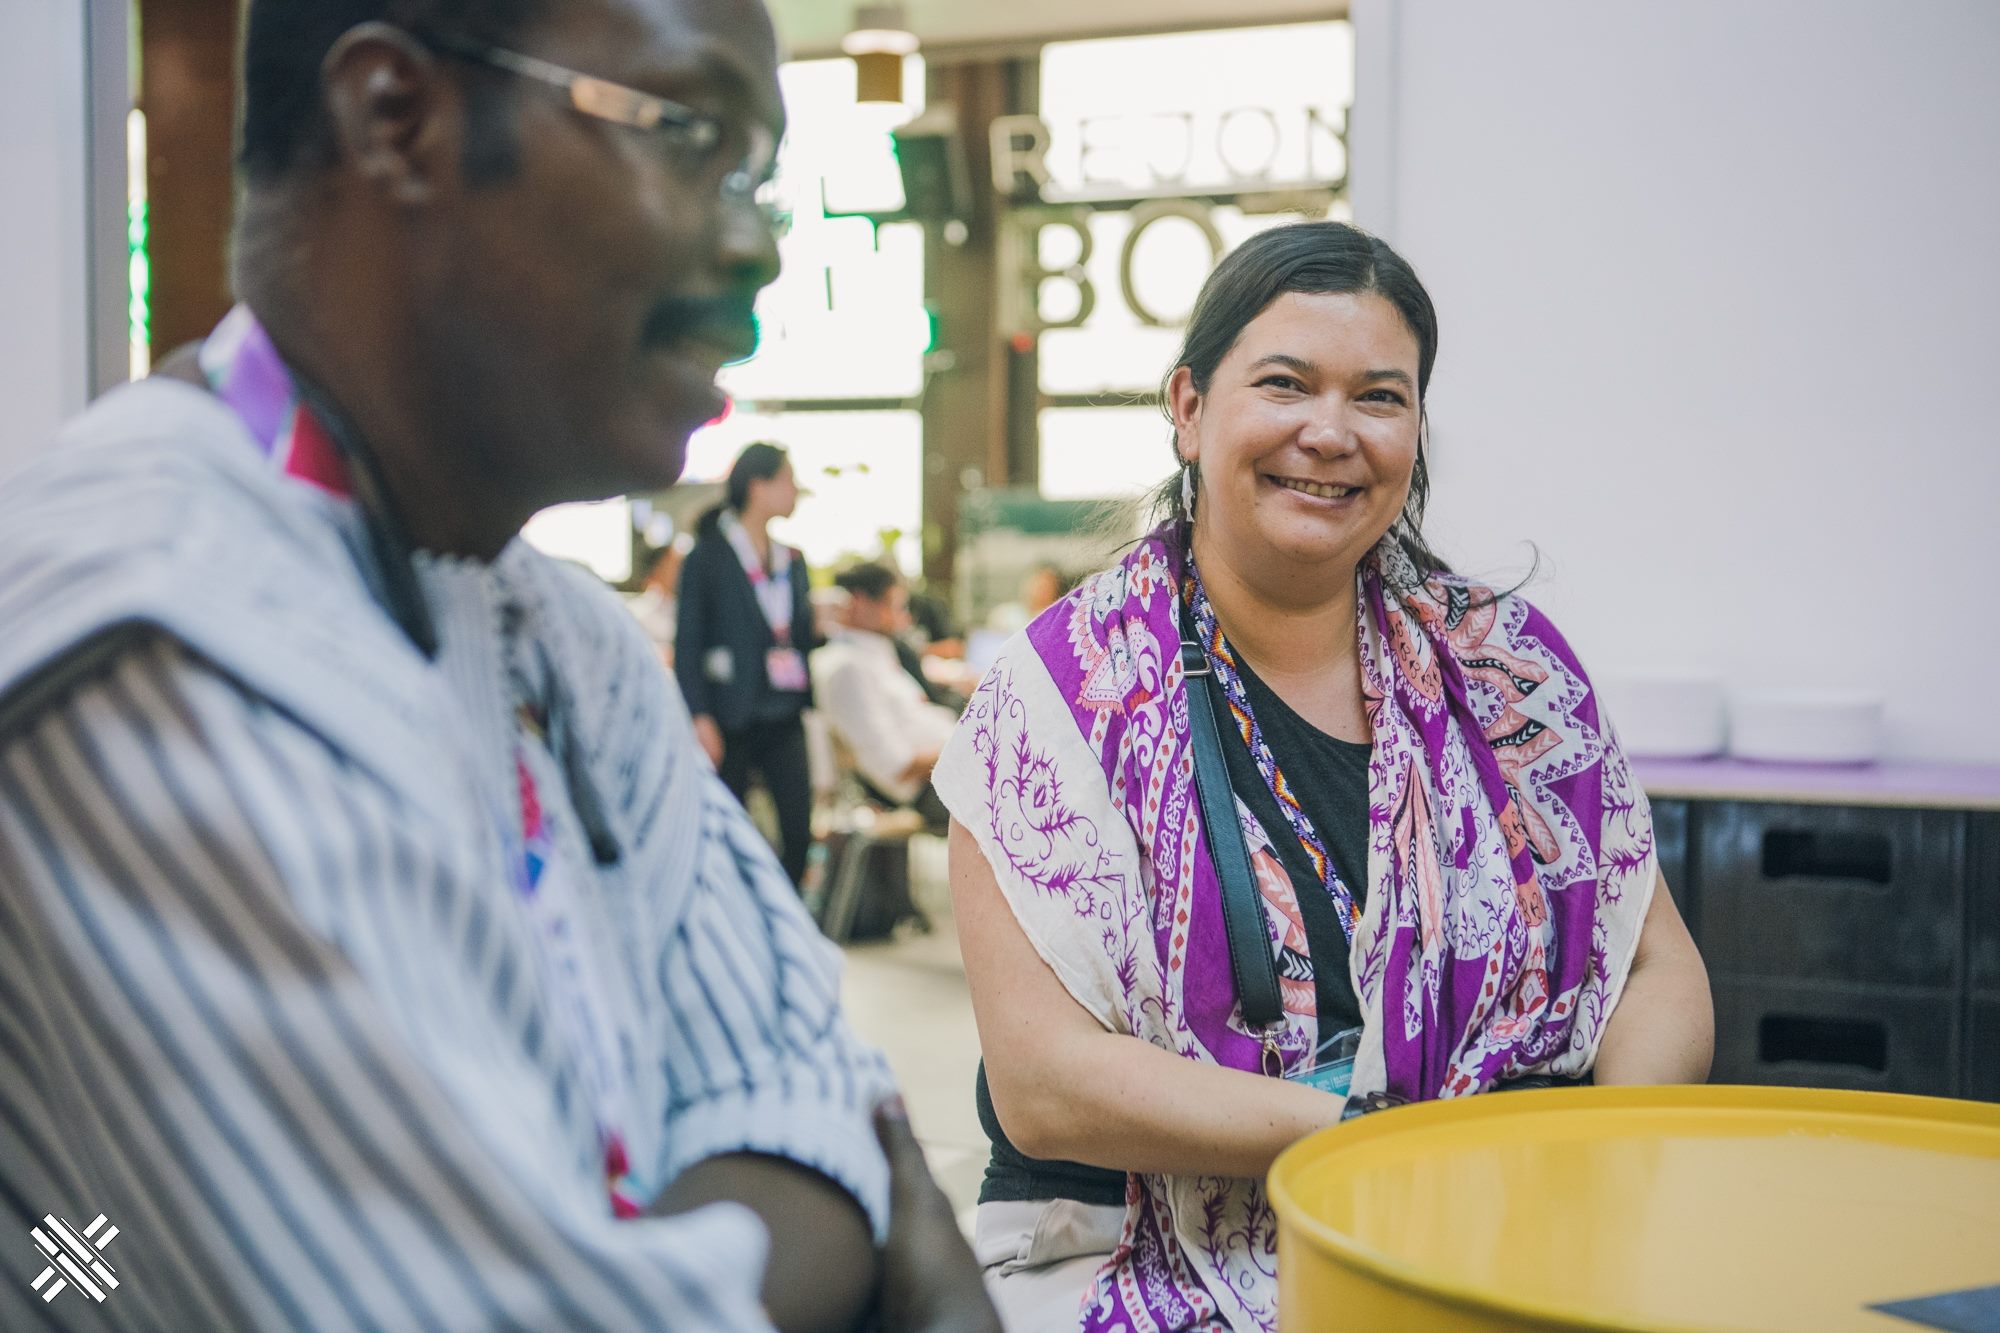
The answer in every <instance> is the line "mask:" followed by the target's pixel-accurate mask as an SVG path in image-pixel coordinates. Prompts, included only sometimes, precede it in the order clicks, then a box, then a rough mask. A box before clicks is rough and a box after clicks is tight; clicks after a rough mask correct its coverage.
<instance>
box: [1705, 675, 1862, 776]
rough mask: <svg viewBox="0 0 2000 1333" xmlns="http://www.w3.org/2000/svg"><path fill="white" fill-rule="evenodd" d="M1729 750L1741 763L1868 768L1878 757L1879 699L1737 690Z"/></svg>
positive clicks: (1855, 693)
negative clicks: (1853, 765) (1744, 760)
mask: <svg viewBox="0 0 2000 1333" xmlns="http://www.w3.org/2000/svg"><path fill="white" fill-rule="evenodd" d="M1729 738H1730V739H1729V749H1730V752H1731V753H1732V754H1734V755H1736V756H1737V757H1738V758H1740V759H1761V760H1764V761H1765V762H1767V763H1788V764H1872V763H1874V762H1875V761H1876V760H1877V759H1879V758H1881V757H1882V696H1881V695H1879V694H1870V693H1867V692H1866V691H1863V690H1808V689H1773V690H1738V691H1735V692H1734V693H1732V694H1731V695H1730V698H1729Z"/></svg>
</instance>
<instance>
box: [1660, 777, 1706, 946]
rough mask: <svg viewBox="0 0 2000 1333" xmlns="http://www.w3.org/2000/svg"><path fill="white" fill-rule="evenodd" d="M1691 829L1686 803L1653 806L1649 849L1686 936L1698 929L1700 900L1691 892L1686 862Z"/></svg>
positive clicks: (1690, 813)
mask: <svg viewBox="0 0 2000 1333" xmlns="http://www.w3.org/2000/svg"><path fill="white" fill-rule="evenodd" d="M1693 825H1694V810H1693V808H1692V807H1690V806H1689V805H1688V803H1687V802H1686V801H1654V802H1653V845H1654V847H1655V848H1657V849H1658V851H1659V855H1660V874H1661V875H1663V876H1665V877H1666V881H1667V890H1668V892H1670V893H1672V894H1673V896H1674V906H1676V907H1678V908H1680V909H1681V920H1683V921H1685V922H1686V923H1687V928H1688V930H1689V931H1690V932H1694V931H1696V930H1699V929H1700V925H1699V920H1700V917H1699V912H1700V900H1699V897H1698V896H1697V894H1696V892H1695V889H1696V885H1695V881H1694V869H1693V863H1692V862H1691V861H1690V860H1689V859H1688V848H1689V847H1690V845H1691V843H1690V834H1689V830H1690V829H1691V828H1692V827H1693Z"/></svg>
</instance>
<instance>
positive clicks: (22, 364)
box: [0, 0, 131, 479]
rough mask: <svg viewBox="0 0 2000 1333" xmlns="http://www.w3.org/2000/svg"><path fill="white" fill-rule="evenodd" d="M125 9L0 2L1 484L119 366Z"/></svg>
mask: <svg viewBox="0 0 2000 1333" xmlns="http://www.w3.org/2000/svg"><path fill="white" fill-rule="evenodd" d="M127 3H128V0H87V4H86V3H85V0H7V3H5V4H0V479H4V478H5V477H6V476H8V475H10V474H11V473H13V472H15V471H16V470H18V469H19V468H21V467H22V466H24V465H25V464H26V463H28V462H29V461H30V460H31V459H33V458H34V457H35V456H36V455H38V454H40V453H41V452H43V451H44V450H46V449H48V448H49V447H50V446H51V444H52V443H53V441H54V436H55V432H56V430H57V428H58V427H59V426H60V425H61V423H62V421H63V420H64V419H65V418H66V417H68V416H70V415H71V414H72V413H74V412H76V411H77V410H78V409H80V408H81V407H82V406H83V405H84V403H85V402H87V401H88V400H89V398H90V396H91V394H92V393H93V391H95V390H96V389H99V388H103V387H108V385H109V384H110V383H112V382H115V380H116V378H118V372H119V368H120V367H121V366H122V365H123V363H124V359H125V353H124V344H125V332H124V308H125V296H124V271H125V264H124V258H123V255H124V214H125V205H124V194H125V183H124V182H125V173H124V142H125V127H124V114H125V108H126V107H127V106H129V105H130V101H131V98H130V93H129V80H128V76H127V68H126V59H127V57H126V45H125V44H126V33H127V32H128V25H129V18H128V9H127ZM93 71H94V73H95V77H94V78H93ZM93 103H94V104H95V106H96V107H97V108H98V109H97V110H95V111H93Z"/></svg>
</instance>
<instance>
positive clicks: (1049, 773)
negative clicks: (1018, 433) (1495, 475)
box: [934, 222, 1712, 1331]
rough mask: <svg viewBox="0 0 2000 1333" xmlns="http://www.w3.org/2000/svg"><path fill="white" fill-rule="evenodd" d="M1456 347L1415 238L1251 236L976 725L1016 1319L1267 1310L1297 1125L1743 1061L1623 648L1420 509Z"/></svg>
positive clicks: (1173, 1326)
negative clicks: (1594, 661) (1632, 762)
mask: <svg viewBox="0 0 2000 1333" xmlns="http://www.w3.org/2000/svg"><path fill="white" fill-rule="evenodd" d="M1436 349H1437V319H1436V315H1435V313H1434V312H1433V310H1432V307H1431V303H1430V298H1429V296H1428V294H1427V293H1426V292H1425V291H1424V289H1423V286H1422V285H1421V284H1420V283H1419V282H1418V280H1417V277H1416V274H1415V273H1414V272H1413V271H1412V270H1411V269H1410V267H1409V265H1408V264H1407V263H1405V262H1404V261H1403V259H1402V258H1401V257H1400V256H1399V255H1397V254H1396V253H1395V252H1394V251H1393V250H1391V249H1390V248H1389V247H1388V246H1387V245H1385V244H1383V243H1382V242H1381V241H1379V240H1376V239H1375V238H1373V237H1371V236H1368V235H1367V234H1366V233H1363V232H1361V231H1358V230H1356V229H1355V228H1353V227H1349V226H1346V225H1344V224H1342V223H1337V222H1322V223H1307V224H1300V225H1297V226H1291V227H1280V228H1275V229H1273V230H1271V231H1268V232H1264V233H1262V234H1260V235H1258V236H1256V237H1253V238H1252V239H1250V240H1249V241H1247V242H1245V243H1244V245H1243V246H1242V247H1241V248H1239V249H1238V250H1237V251H1235V252H1234V253H1233V254H1232V255H1231V256H1230V257H1229V258H1228V259H1226V260H1225V261H1224V262H1223V263H1222V265H1221V266H1220V267H1218V268H1217V269H1216V271H1215V273H1214V274H1213V275H1212V276H1211V278H1210V279H1209V281H1208V283H1207V285H1206V286H1205V287H1204V288H1203V291H1202V294H1201V296H1200V298H1199V299H1198V301H1197V302H1196V305H1195V310H1194V314H1193V318H1192V320H1191V321H1190V324H1189V328H1188V334H1187V340H1186V343H1185V345H1184V346H1183V348H1182V351H1181V354H1180V356H1179V357H1178V358H1177V359H1176V362H1175V365H1174V368H1173V370H1172V371H1171V372H1170V374H1169V375H1168V377H1167V381H1166V386H1165V393H1164V399H1165V403H1166V407H1167V411H1168V415H1169V417H1170V419H1171V421H1172V425H1173V432H1174V453H1175V457H1176V460H1177V462H1178V464H1179V467H1178V471H1177V472H1176V474H1175V476H1174V478H1173V480H1172V481H1171V482H1170V483H1169V484H1168V485H1167V486H1166V487H1164V488H1162V490H1161V491H1160V492H1159V494H1158V496H1157V497H1156V499H1157V501H1158V503H1159V506H1160V508H1161V509H1162V511H1163V512H1162V515H1161V517H1162V520H1163V521H1162V522H1161V523H1160V524H1159V526H1158V527H1156V528H1155V529H1154V531H1153V532H1152V533H1151V535H1150V536H1148V537H1147V538H1146V539H1144V540H1143V541H1142V542H1140V543H1139V544H1138V545H1137V546H1136V547H1135V548H1134V549H1133V550H1132V551H1131V553H1130V554H1128V555H1127V557H1126V558H1125V559H1124V560H1123V561H1122V562H1121V563H1120V564H1119V565H1118V566H1116V567H1115V568H1112V569H1109V570H1106V571H1104V572H1103V573H1101V574H1098V575H1097V576H1095V577H1094V578H1091V579H1088V580H1086V581H1085V582H1084V583H1083V584H1082V585H1081V586H1080V587H1079V588H1078V589H1077V590H1076V591H1075V592H1074V593H1072V594H1071V595H1070V596H1069V597H1067V598H1066V599H1064V600H1063V601H1061V602H1058V603H1057V604H1056V605H1055V606H1053V607H1051V608H1050V609H1049V610H1048V611H1047V612H1045V613H1044V614H1043V615H1042V616H1041V617H1039V618H1038V619H1037V620H1036V621H1035V622H1034V623H1033V624H1031V625H1030V626H1029V627H1028V628H1027V629H1026V630H1025V631H1024V632H1023V633H1022V634H1021V635H1020V636H1017V637H1016V638H1015V639H1014V640H1013V641H1012V642H1011V643H1010V644H1009V645H1008V647H1007V649H1006V650H1005V651H1004V652H1003V653H1002V655H1001V657H1000V660H999V662H998V663H997V664H996V665H995V666H994V667H993V669H992V670H990V671H989V672H988V673H987V675H986V678H985V680H984V682H983V683H982V684H981V686H980V688H979V691H978V692H977V694H976V695H975V697H974V699H973V701H972V704H971V706H970V707H969V708H968V709H967V712H966V715H965V720H964V722H963V723H962V724H961V726H960V729H959V731H958V733H957V735H956V736H955V737H954V739H953V741H952V744H951V746H950V747H949V748H948V749H947V750H946V752H945V755H944V757H943V758H942V759H941V760H940V762H939V764H938V767H937V770H936V775H935V777H934V782H935V785H936V787H937V789H938V792H939V794H940V795H941V796H943V798H944V800H945V802H946V804H947V805H948V806H949V807H950V809H951V811H952V813H953V815H954V817H955V821H956V822H955V824H954V827H953V830H952V848H951V874H952V887H953V893H954V896H955V899H956V902H957V909H958V922H959V934H960V942H961V946H962V948H963V950H964V953H965V963H966V974H967V977H968V979H969V981H970V983H971V987H972V999H973V1007H974V1012H975V1014H976V1016H977V1019H978V1022H979V1031H980V1040H981V1045H982V1049H983V1051H984V1053H985V1057H986V1063H985V1066H984V1068H983V1070H982V1075H981V1081H980V1087H979V1096H980V1102H981V1105H980V1111H981V1117H982V1121H983V1123H984V1124H985V1125H986V1128H987V1132H988V1134H989V1136H990V1137H991V1138H992V1140H993V1155H992V1164H991V1166H989V1168H988V1171H987V1175H986V1181H985V1186H984V1188H983V1190H982V1192H981V1196H980V1213H979V1220H978V1239H977V1245H976V1248H977V1249H978V1251H979V1253H980V1258H981V1261H982V1262H983V1263H985V1264H986V1265H987V1274H988V1281H989V1285H990V1287H991V1289H992V1290H993V1292H994V1294H995V1297H996V1300H997V1302H998V1303H999V1304H1000V1305H1001V1307H1002V1313H1003V1315H1004V1316H1005V1317H1006V1318H1007V1322H1008V1323H1009V1325H1010V1326H1012V1327H1022V1328H1037V1329H1041V1328H1057V1327H1063V1326H1069V1327H1077V1326H1081V1327H1082V1328H1084V1329H1088V1330H1108V1329H1112V1328H1118V1327H1141V1326H1154V1327H1158V1328H1161V1329H1165V1330H1190V1329H1197V1328H1199V1329H1204V1330H1207V1329H1214V1328H1217V1327H1227V1328H1231V1329H1236V1330H1239V1331H1241V1330H1253V1329H1270V1328H1272V1327H1274V1326H1275V1322H1276V1317H1277V1283H1276V1276H1275V1275H1276V1263H1277V1254H1276V1235H1275V1224H1274V1222H1273V1219H1272V1214H1271V1211H1270V1208H1269V1205H1268V1203H1267V1201H1266V1200H1265V1198H1264V1194H1263V1184H1262V1179H1261V1178H1262V1176H1263V1175H1264V1173H1265V1172H1266V1171H1267V1170H1268V1169H1269V1167H1270V1164H1271V1162H1272V1160H1273V1158H1274V1157H1275V1156H1276V1155H1277V1153H1278V1152H1279V1151H1280V1150H1282V1149H1283V1148H1284V1147H1285V1146H1286V1145H1287V1144H1289V1143H1291V1142H1292V1141H1293V1140H1295V1139H1297V1138H1299V1137H1301V1136H1302V1135H1304V1134H1306V1133H1309V1132H1311V1131H1312V1130H1315V1129H1318V1128H1320V1127H1322V1126H1325V1125H1329V1124H1333V1123H1335V1122H1337V1121H1339V1120H1340V1119H1342V1118H1343V1117H1345V1116H1351V1115H1357V1114H1361V1113H1363V1112H1366V1111H1370V1110H1373V1109H1376V1108H1379V1107H1382V1106H1388V1105H1394V1104H1396V1103H1399V1102H1407V1101H1416V1100H1424V1099H1430V1098H1437V1097H1445V1096H1465V1095H1468V1094H1472V1093H1479V1092H1486V1091H1489V1090H1492V1089H1495V1088H1501V1087H1506V1086H1509V1085H1510V1084H1513V1083H1516V1082H1518V1081H1521V1080H1524V1079H1528V1080H1537V1081H1540V1082H1548V1081H1550V1080H1556V1081H1577V1080H1582V1079H1587V1078H1590V1077H1592V1076H1593V1075H1594V1076H1595V1078H1596V1079H1597V1080H1598V1081H1600V1082H1675V1081H1688V1080H1698V1079H1700V1078H1703V1077H1705V1075H1706V1072H1707V1067H1708V1055H1709V1048H1710V1044H1711V1036H1712V1021H1711V1018H1710V1014H1709V1008H1708V996H1707V982H1706V977H1705V974H1704V972H1703V970H1702V965H1701V960H1700V958H1699V957H1698V956H1697V955H1696V954H1695V952H1694V948H1693V945H1692V943H1691V942H1690V941H1689V939H1688V936H1687V932H1686V930H1685V929H1684V928H1683V927H1682V925H1681V922H1680V919H1679V917H1678V916H1677V915H1676V913H1675V911H1674V908H1673V903H1672V900H1671V899H1670V897H1669V896H1668V895H1667V894H1665V893H1663V892H1659V886H1660V879H1659V870H1658V860H1657V857H1656V855H1655V853H1654V848H1653V836H1652V827H1651V819H1650V816H1649V814H1648V811H1647V806H1646V801H1645V797H1644V795H1643V793H1641V792H1640V791H1639V790H1638V789H1637V787H1636V786H1635V785H1634V784H1633V782H1632V778H1631V774H1630V772H1629V771H1628V769H1627V766H1626V762H1625V759H1624V756H1623V754H1622V752H1621V751H1620V749H1619V747H1618V744H1617V740H1616V738H1615V735H1614V733H1613V732H1612V730H1611V728H1610V725H1609V723H1608V722H1607V720H1606V719H1605V718H1604V717H1603V715H1602V712H1601V710H1600V708H1599V707H1598V704H1597V700H1596V696H1595V694H1594V693H1593V691H1592V690H1591V688H1590V684H1589V681H1588V678H1587V677H1586V676H1585V674H1584V671H1583V669H1582V667H1581V665H1580V664H1579V663H1578V662H1577V661H1576V659H1575V657H1574V656H1573V655H1572V654H1571V652H1570V650H1569V648H1568V645H1567V644H1566V643H1565V641H1564V640H1563V638H1562V636H1561V635H1560V634H1559V633H1558V632H1557V631H1556V630H1555V628H1554V627H1553V626H1552V625H1550V624H1549V622H1548V621H1547V619H1546V618H1545V617H1543V616H1542V615H1541V614H1540V613H1539V612H1538V611H1536V610H1535V609H1534V608H1533V607H1531V606H1529V605H1528V604H1527V603H1526V602H1525V601H1523V600H1522V599H1520V598H1519V597H1517V596H1514V595H1512V594H1508V593H1498V592H1495V591H1493V590H1491V589H1488V588H1485V587H1482V586H1479V585H1478V584H1475V583H1473V582H1471V581H1469V580H1467V579H1464V578H1461V577H1459V576H1457V575H1454V574H1452V573H1451V572H1450V571H1449V570H1448V569H1447V568H1446V567H1445V565H1444V563H1443V562H1442V561H1441V560H1439V559H1438V558H1437V556H1436V555H1435V554H1434V553H1433V552H1432V550H1431V549H1430V547H1429V545H1428V544H1427V542H1426V541H1425V539H1424V536H1423V532H1422V521H1423V510H1424V501H1425V499H1426V497H1427V495H1428V491H1429V483H1428V477H1427V474H1426V469H1425V464H1424V448H1423V445H1424V428H1425V416H1424V401H1425V395H1426V393H1427V392H1428V390H1429V387H1430V377H1431V369H1432V366H1433V364H1434V362H1435V360H1436ZM1211 812H1212V814H1211Z"/></svg>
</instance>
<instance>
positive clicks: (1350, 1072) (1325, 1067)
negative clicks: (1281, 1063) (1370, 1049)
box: [1285, 1028, 1361, 1097]
mask: <svg viewBox="0 0 2000 1333" xmlns="http://www.w3.org/2000/svg"><path fill="white" fill-rule="evenodd" d="M1360 1049H1361V1029H1360V1028H1348V1029H1347V1030H1346V1031H1344V1032H1336V1033H1334V1034H1333V1035H1332V1036H1331V1037H1328V1038H1327V1039H1326V1040H1325V1041H1323V1042H1321V1043H1320V1044H1319V1049H1318V1050H1317V1051H1315V1052H1313V1063H1312V1068H1311V1069H1308V1070H1306V1071H1305V1072H1303V1073H1297V1072H1294V1073H1290V1074H1287V1075H1285V1077H1286V1078H1287V1079H1290V1080H1291V1081H1292V1082H1294V1083H1303V1084H1305V1085H1306V1086H1307V1087H1310V1088H1318V1089H1319V1090H1320V1091H1321V1092H1330V1093H1332V1094H1333V1095H1334V1096H1336V1097H1345V1096H1346V1095H1347V1092H1348V1089H1349V1088H1351V1087H1352V1086H1353V1085H1354V1056H1355V1053H1356V1052H1358V1051H1359V1050H1360Z"/></svg>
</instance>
